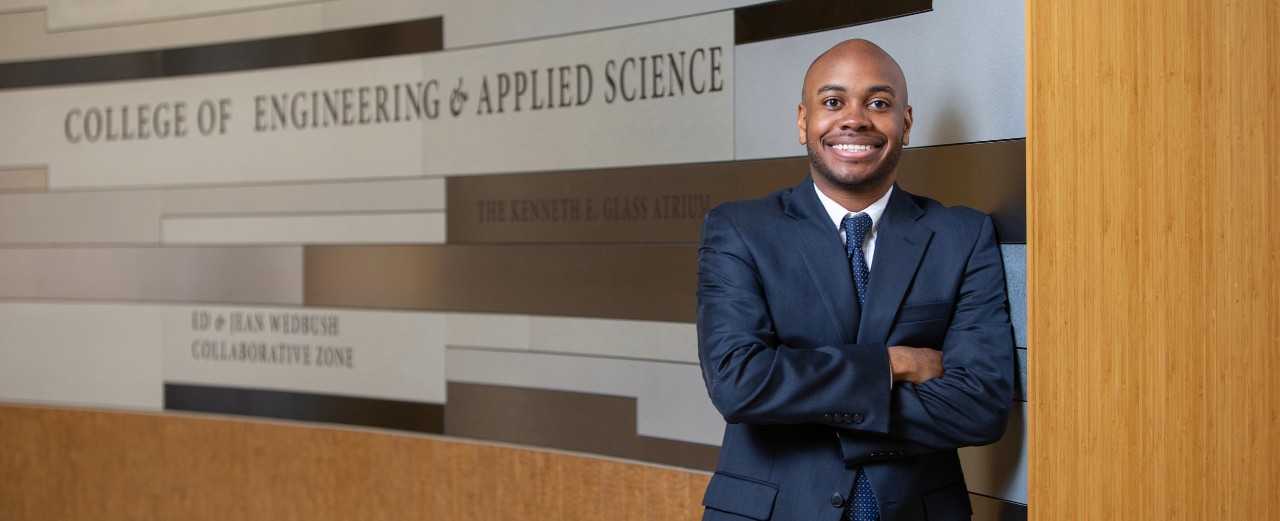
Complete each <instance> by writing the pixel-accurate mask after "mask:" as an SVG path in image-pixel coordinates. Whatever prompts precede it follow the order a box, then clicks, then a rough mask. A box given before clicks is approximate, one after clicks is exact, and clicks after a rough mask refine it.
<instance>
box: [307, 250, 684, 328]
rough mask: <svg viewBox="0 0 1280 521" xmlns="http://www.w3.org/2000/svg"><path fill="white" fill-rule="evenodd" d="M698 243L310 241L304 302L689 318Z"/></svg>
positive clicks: (437, 309) (680, 320) (429, 308)
mask: <svg viewBox="0 0 1280 521" xmlns="http://www.w3.org/2000/svg"><path fill="white" fill-rule="evenodd" d="M697 249H698V248H697V245H696V244H674V245H604V246H601V245H452V246H307V247H306V248H305V250H304V257H305V260H304V265H305V268H304V270H305V276H304V277H305V278H304V287H305V297H304V299H305V302H306V305H308V306H321V307H339V308H341V307H353V308H374V309H411V310H424V311H459V312H481V313H521V314H530V315H555V316H571V317H598V318H620V319H633V320H658V321H665V322H692V321H693V320H694V314H695V306H696V302H695V295H694V289H695V286H696V277H697V262H698V251H697Z"/></svg>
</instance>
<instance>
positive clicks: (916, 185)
mask: <svg viewBox="0 0 1280 521" xmlns="http://www.w3.org/2000/svg"><path fill="white" fill-rule="evenodd" d="M808 172H809V163H808V159H807V158H804V157H797V158H787V159H768V160H760V161H733V162H724V163H705V164H693V165H672V166H659V167H641V168H620V169H609V170H591V171H571V172H548V173H541V174H513V175H492V176H466V177H452V178H449V179H448V181H447V183H448V184H447V193H448V204H447V207H448V209H449V210H448V227H449V229H448V238H449V243H450V244H470V243H524V244H527V243H564V242H569V243H610V244H612V243H654V242H660V243H669V242H689V243H696V242H698V240H699V238H700V234H701V228H702V217H703V215H704V214H705V213H706V211H707V210H708V209H710V208H711V207H713V206H715V205H717V204H720V203H723V202H725V201H733V200H739V199H754V198H757V197H761V196H764V195H765V194H768V193H769V192H772V191H774V190H777V189H780V188H785V187H789V186H792V185H794V184H796V183H798V182H799V181H800V180H801V179H803V178H804V177H805V176H806V175H807V174H808ZM1025 174H1026V141H1025V140H1022V139H1016V140H1009V141H994V142H988V143H975V144H965V145H947V146H938V147H925V148H912V149H907V150H905V151H904V152H903V155H902V162H901V164H900V165H899V181H900V184H901V186H902V187H903V188H905V189H907V190H910V191H912V192H915V193H918V194H921V195H927V196H929V197H933V198H935V199H938V200H939V201H941V202H943V203H944V204H947V205H967V206H972V207H974V208H977V209H979V210H982V211H984V212H988V213H990V214H992V217H993V218H994V219H995V222H996V227H997V232H998V233H999V237H1000V241H1001V242H1005V243H1021V242H1025V241H1026V176H1025Z"/></svg>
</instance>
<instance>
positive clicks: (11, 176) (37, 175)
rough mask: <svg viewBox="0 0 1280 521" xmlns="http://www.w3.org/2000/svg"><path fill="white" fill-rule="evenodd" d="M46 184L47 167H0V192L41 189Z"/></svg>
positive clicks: (46, 185) (47, 178) (47, 177)
mask: <svg viewBox="0 0 1280 521" xmlns="http://www.w3.org/2000/svg"><path fill="white" fill-rule="evenodd" d="M48 186H49V170H48V169H47V168H44V167H40V168H34V167H33V168H0V193H4V192H23V191H37V190H39V191H43V190H44V189H45V188H48Z"/></svg>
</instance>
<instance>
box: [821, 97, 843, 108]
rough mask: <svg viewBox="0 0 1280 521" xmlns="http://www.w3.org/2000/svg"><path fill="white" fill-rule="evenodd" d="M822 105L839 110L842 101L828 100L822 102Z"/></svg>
mask: <svg viewBox="0 0 1280 521" xmlns="http://www.w3.org/2000/svg"><path fill="white" fill-rule="evenodd" d="M822 105H823V106H825V107H827V108H837V107H839V106H840V100H838V99H835V98H827V99H824V100H822Z"/></svg>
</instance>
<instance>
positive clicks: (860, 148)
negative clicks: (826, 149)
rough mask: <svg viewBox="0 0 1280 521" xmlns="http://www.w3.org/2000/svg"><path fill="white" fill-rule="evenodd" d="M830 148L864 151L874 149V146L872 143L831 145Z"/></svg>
mask: <svg viewBox="0 0 1280 521" xmlns="http://www.w3.org/2000/svg"><path fill="white" fill-rule="evenodd" d="M831 148H834V149H836V150H840V151H844V152H866V151H868V150H874V149H875V148H876V147H875V146H872V145H831Z"/></svg>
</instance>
